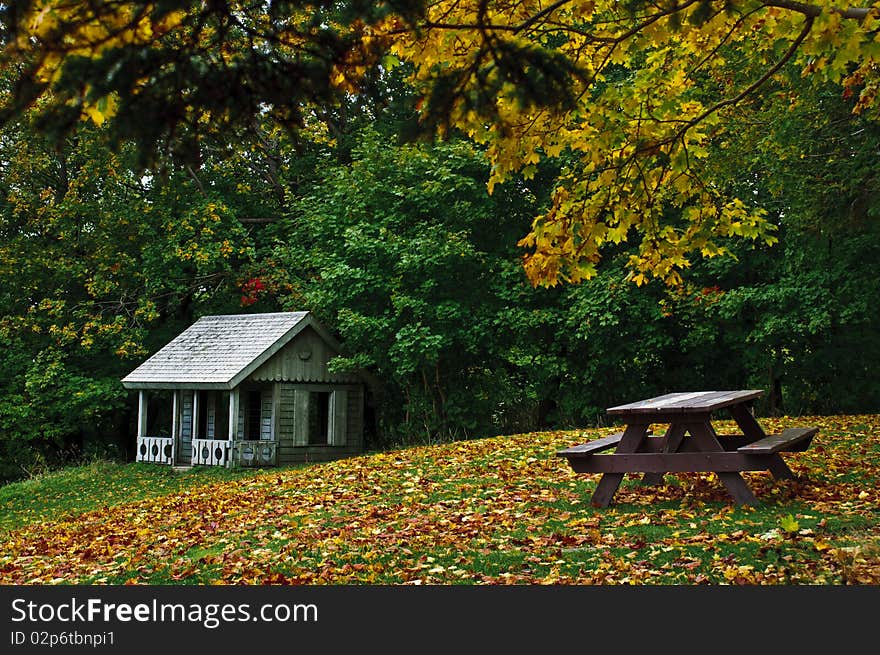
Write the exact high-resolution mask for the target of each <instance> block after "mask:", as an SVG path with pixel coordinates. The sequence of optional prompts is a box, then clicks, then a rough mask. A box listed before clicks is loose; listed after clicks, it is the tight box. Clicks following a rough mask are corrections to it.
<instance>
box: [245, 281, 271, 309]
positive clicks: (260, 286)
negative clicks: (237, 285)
mask: <svg viewBox="0 0 880 655" xmlns="http://www.w3.org/2000/svg"><path fill="white" fill-rule="evenodd" d="M265 290H266V285H265V284H264V283H263V281H262V280H261V279H260V278H258V277H252V278H251V279H249V280H248V281H247V282H245V283H244V284H242V285H241V306H242V307H249V306H250V305H253V304H254V303H255V302H257V301H258V300H259V299H260V295H261V294H262V293H263V292H264V291H265Z"/></svg>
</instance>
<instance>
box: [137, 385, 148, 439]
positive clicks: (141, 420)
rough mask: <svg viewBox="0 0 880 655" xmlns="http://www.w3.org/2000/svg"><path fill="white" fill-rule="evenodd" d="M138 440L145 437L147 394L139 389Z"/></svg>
mask: <svg viewBox="0 0 880 655" xmlns="http://www.w3.org/2000/svg"><path fill="white" fill-rule="evenodd" d="M137 436H138V439H140V438H141V437H146V436H147V392H146V391H145V390H143V389H141V390H140V391H139V392H138V427H137Z"/></svg>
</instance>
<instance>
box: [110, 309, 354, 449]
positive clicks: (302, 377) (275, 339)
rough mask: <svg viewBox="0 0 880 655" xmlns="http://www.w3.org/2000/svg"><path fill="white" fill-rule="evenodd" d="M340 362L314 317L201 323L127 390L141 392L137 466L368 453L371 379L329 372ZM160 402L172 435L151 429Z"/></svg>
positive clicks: (133, 376) (131, 379)
mask: <svg viewBox="0 0 880 655" xmlns="http://www.w3.org/2000/svg"><path fill="white" fill-rule="evenodd" d="M338 353H339V344H337V343H336V341H335V340H334V339H333V338H332V337H331V336H330V334H329V333H328V332H327V331H326V330H325V329H324V328H323V327H322V326H321V325H320V324H319V323H318V322H317V321H316V320H315V318H314V317H313V316H312V315H311V314H310V313H309V312H279V313H271V314H250V315H231V316H205V317H202V318H200V319H199V320H198V321H196V322H195V323H194V324H193V325H191V326H190V327H189V328H187V329H186V330H185V331H184V332H182V333H181V334H180V335H178V336H177V337H176V338H175V339H173V340H172V341H171V342H170V343H168V344H167V345H166V346H165V347H163V348H162V349H161V350H159V351H158V352H157V353H156V354H155V355H153V356H152V357H150V358H149V359H148V360H147V361H145V362H144V363H143V364H141V365H140V366H138V367H137V368H136V369H135V370H134V371H132V372H131V373H130V374H129V375H128V376H126V377H125V378H123V380H122V384H123V386H125V387H126V388H127V389H136V390H138V391H139V392H140V393H139V399H138V423H137V425H138V428H137V461H139V462H158V463H162V464H172V465H177V466H190V465H211V466H271V465H276V464H288V463H293V462H300V461H325V460H330V459H337V458H339V457H346V456H350V455H354V454H357V453H360V452H362V451H363V431H364V401H365V394H366V390H367V386H366V384H365V383H366V379H365V378H364V377H363V376H360V375H344V374H338V373H332V372H330V371H329V369H328V367H327V363H328V361H329V360H330V359H331V358H332V357H334V356H335V355H337V354H338ZM157 401H160V402H164V404H165V405H170V426H168V425H167V424H166V425H165V426H158V425H150V420H152V419H151V417H155V416H156V415H157V412H156V411H153V412H150V411H148V408H150V407H153V408H154V410H155V406H156V402H157ZM151 403H152V405H151ZM168 409H169V408H166V409H165V415H166V416H167V414H168V413H169V412H168ZM158 413H161V412H158ZM155 422H156V423H159V421H155Z"/></svg>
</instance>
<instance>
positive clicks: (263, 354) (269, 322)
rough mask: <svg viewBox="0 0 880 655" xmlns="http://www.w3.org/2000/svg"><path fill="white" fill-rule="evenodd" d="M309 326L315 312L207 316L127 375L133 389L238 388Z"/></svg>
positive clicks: (125, 383)
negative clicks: (312, 313)
mask: <svg viewBox="0 0 880 655" xmlns="http://www.w3.org/2000/svg"><path fill="white" fill-rule="evenodd" d="M306 326H311V327H312V328H313V329H315V331H316V332H318V334H320V335H321V337H322V338H324V339H325V340H327V341H328V342H329V343H330V344H331V345H333V346H334V347H337V346H338V344H336V343H335V341H334V340H333V339H332V337H330V335H329V334H327V332H326V331H325V330H324V329H323V328H322V327H321V326H320V325H319V324H318V323H317V321H315V320H314V318H312V316H311V314H310V313H309V312H276V313H270V314H242V315H237V314H234V315H225V316H203V317H202V318H200V319H199V320H198V321H196V322H195V323H193V324H192V325H191V326H190V327H188V328H187V329H186V330H184V331H183V332H182V333H180V334H179V335H178V336H177V337H175V338H174V339H173V340H172V341H171V342H170V343H168V345H166V346H165V347H163V348H162V349H161V350H159V352H157V353H156V354H155V355H153V356H152V357H150V358H149V359H148V360H147V361H145V362H144V363H143V364H141V365H140V366H138V367H137V368H136V369H135V370H134V371H132V372H131V373H130V374H128V375H127V376H126V377H124V378H123V379H122V384H123V386H124V387H125V388H127V389H185V388H195V387H198V388H200V389H232V388H234V387H236V386H237V385H238V384H239V383H240V382H241V381H242V380H244V379H245V378H246V377H247V376H248V375H250V374H251V373H252V372H253V371H255V370H256V369H257V368H258V367H259V366H260V365H261V364H262V363H263V362H265V361H266V360H267V359H269V358H270V357H271V356H272V355H274V354H275V353H276V352H278V351H279V350H280V349H281V348H282V347H283V346H284V345H285V344H286V343H287V342H289V341H290V340H291V339H293V337H295V336H296V335H297V334H299V332H301V331H302V330H303V329H304V328H305V327H306Z"/></svg>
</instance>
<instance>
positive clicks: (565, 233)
mask: <svg viewBox="0 0 880 655" xmlns="http://www.w3.org/2000/svg"><path fill="white" fill-rule="evenodd" d="M773 4H774V3H772V2H771V3H756V2H735V3H717V4H716V3H699V2H681V3H674V4H669V5H656V4H649V3H637V4H635V5H632V6H630V7H626V6H621V3H617V2H611V1H597V2H594V1H592V0H590V1H585V0H572V1H571V2H566V3H555V4H552V5H547V4H546V3H541V2H539V1H538V0H497V1H495V2H489V3H487V4H485V5H484V4H483V3H476V2H462V1H460V0H443V1H439V2H433V3H431V4H430V6H429V8H428V16H427V18H426V20H425V27H423V28H422V29H420V30H414V31H409V32H401V33H399V34H398V36H397V38H396V41H395V43H394V45H393V50H394V52H395V54H396V56H398V57H400V58H401V59H404V60H407V61H409V62H411V63H412V64H413V65H414V73H413V82H414V83H415V84H416V85H419V86H421V87H422V88H424V89H429V88H430V85H431V84H432V83H433V82H434V81H436V80H437V79H438V74H439V73H440V72H441V71H442V72H443V73H448V72H449V71H450V70H461V71H471V73H472V74H471V75H470V76H469V77H465V78H462V79H467V80H468V82H467V84H473V85H476V84H479V83H486V80H491V79H493V77H492V76H494V75H499V74H500V73H499V71H498V68H499V66H497V65H494V64H493V63H492V60H491V58H489V57H488V55H487V53H489V54H491V53H492V52H494V51H497V50H498V49H500V48H501V47H502V44H504V45H510V46H522V45H523V44H525V43H528V44H529V45H530V46H531V47H535V48H539V49H541V50H542V51H544V52H549V53H552V54H554V55H560V56H562V57H563V58H564V59H565V60H566V61H568V62H569V63H570V64H571V65H572V70H575V71H579V72H578V73H576V74H572V75H571V79H570V86H571V92H572V94H573V96H574V97H575V98H576V99H577V102H576V104H575V105H574V106H573V107H568V108H566V109H564V110H559V109H556V110H554V109H551V108H541V107H539V106H535V105H532V106H529V105H525V106H524V105H523V103H522V102H521V101H520V98H519V96H518V94H517V89H516V88H515V85H514V86H513V87H510V86H506V85H501V86H500V88H501V89H502V91H501V92H500V93H499V94H498V95H497V97H496V98H495V100H494V106H491V107H484V108H483V109H482V110H481V109H480V108H479V107H476V106H474V103H473V102H470V101H469V102H465V101H464V100H460V101H459V103H458V104H455V105H453V108H452V116H451V123H452V124H453V125H455V126H456V127H459V128H460V129H462V130H464V131H465V132H466V133H467V134H468V135H470V137H471V138H473V139H475V140H477V141H479V142H482V143H484V144H485V145H486V146H487V154H488V156H489V158H490V160H491V162H492V174H491V177H490V180H489V189H490V191H491V190H493V189H494V187H495V186H496V185H497V184H499V183H502V182H503V181H504V180H506V179H507V178H508V177H510V175H512V174H514V173H515V172H520V173H522V174H523V176H524V177H525V178H526V179H528V178H529V177H530V176H531V175H532V174H534V171H535V166H536V165H537V164H539V163H540V161H542V160H544V159H553V158H559V157H563V156H564V157H566V159H565V161H566V167H565V169H564V170H563V173H562V175H561V176H560V178H559V185H558V187H557V188H556V190H555V191H554V193H553V196H552V198H551V202H550V204H549V208H548V210H547V211H546V212H545V213H543V214H542V215H540V216H537V217H536V218H535V221H534V223H533V225H532V231H531V233H530V234H529V235H527V236H526V237H524V238H523V239H522V240H521V241H520V245H521V246H523V247H526V248H528V249H529V252H528V254H527V255H526V257H525V269H526V272H527V274H528V276H529V278H530V279H531V280H532V282H533V283H535V284H542V285H554V284H558V283H559V282H563V281H570V282H577V281H579V280H581V279H587V278H589V277H591V276H592V275H594V274H595V264H596V262H597V261H598V259H599V257H600V247H601V246H602V244H603V243H606V242H608V241H615V242H619V241H621V240H626V239H628V238H635V239H637V240H638V242H639V251H638V254H637V255H635V256H633V257H632V258H631V259H630V270H631V273H630V279H632V280H633V281H635V282H636V283H637V284H643V283H645V282H647V281H648V280H649V279H651V278H660V279H662V280H663V281H665V282H666V283H671V284H675V283H677V282H678V281H680V279H681V278H680V271H681V270H682V269H684V268H687V267H688V266H689V264H690V262H689V256H690V255H691V254H700V255H703V256H716V255H722V254H726V253H727V252H728V251H727V249H726V248H725V246H724V244H723V241H722V240H723V239H725V238H729V237H739V238H745V239H751V240H763V241H765V242H767V243H772V242H773V241H774V240H775V237H774V235H773V231H774V226H773V225H772V224H771V223H770V222H769V221H768V220H767V215H766V213H765V212H764V211H763V210H762V209H761V208H759V207H753V206H750V205H748V204H747V203H745V202H743V200H742V199H737V198H729V197H726V196H725V195H724V193H723V192H722V191H721V190H720V189H719V188H718V186H717V185H716V184H714V183H713V181H712V179H711V175H710V173H709V171H708V170H707V169H706V166H705V165H704V161H705V160H707V159H708V158H709V157H710V151H711V146H712V143H713V141H714V140H716V139H718V138H720V137H721V136H723V135H724V130H725V125H724V113H725V112H727V111H735V109H736V105H737V103H739V102H740V101H741V100H742V98H744V97H746V96H747V95H748V94H749V93H752V92H754V90H755V89H757V88H759V87H760V86H761V84H762V83H763V82H765V81H766V80H767V79H769V78H770V77H771V76H772V75H773V74H774V73H775V72H776V71H778V70H780V68H781V66H782V65H784V64H785V63H786V62H787V61H788V60H789V59H790V58H792V57H793V56H795V55H797V54H798V53H801V54H802V55H803V56H804V57H812V62H813V63H812V66H813V68H814V69H815V70H819V69H821V70H822V71H823V76H824V77H826V78H828V79H834V80H840V79H841V78H842V76H843V75H844V73H845V72H846V70H848V68H849V69H851V68H852V63H853V62H855V63H856V64H858V66H857V68H856V69H855V70H854V71H852V72H851V73H850V76H849V78H848V79H849V81H850V82H851V85H852V86H853V87H856V86H859V85H863V89H862V90H861V96H860V103H859V104H858V105H857V109H858V110H860V111H864V109H865V108H866V107H869V106H871V105H872V104H873V103H874V101H875V99H876V97H877V88H878V84H877V77H878V74H877V69H878V66H877V64H876V62H877V58H878V56H880V55H878V52H877V43H878V41H877V36H876V35H875V34H874V32H873V31H872V30H873V27H872V26H873V25H874V24H875V23H876V21H877V16H878V15H880V14H878V9H877V8H876V6H874V5H872V7H871V8H870V9H869V10H865V11H861V10H859V11H856V12H853V11H844V10H841V9H840V8H839V7H837V6H836V5H835V4H834V3H831V2H815V3H809V4H803V5H801V4H792V3H780V5H779V6H773ZM876 4H880V3H875V5H876ZM483 9H485V12H483ZM481 12H482V13H481ZM480 57H483V58H484V59H483V60H482V61H481V60H480ZM731 57H738V58H739V59H740V60H743V59H744V60H746V61H748V62H750V65H752V66H754V68H755V69H756V70H757V71H758V72H757V73H755V75H754V77H753V78H752V79H745V80H741V81H737V82H733V81H732V78H733V77H735V74H736V72H737V71H735V70H733V69H731V67H730V63H729V59H730V58H731ZM817 62H818V63H817ZM481 66H482V67H483V68H481ZM477 71H480V72H481V73H480V74H481V75H482V77H480V75H478V74H477ZM466 91H467V89H462V93H461V98H462V99H464V98H466V97H467V94H466ZM682 219H684V221H685V222H686V224H685V225H680V221H681V220H682ZM673 226H674V227H673Z"/></svg>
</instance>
